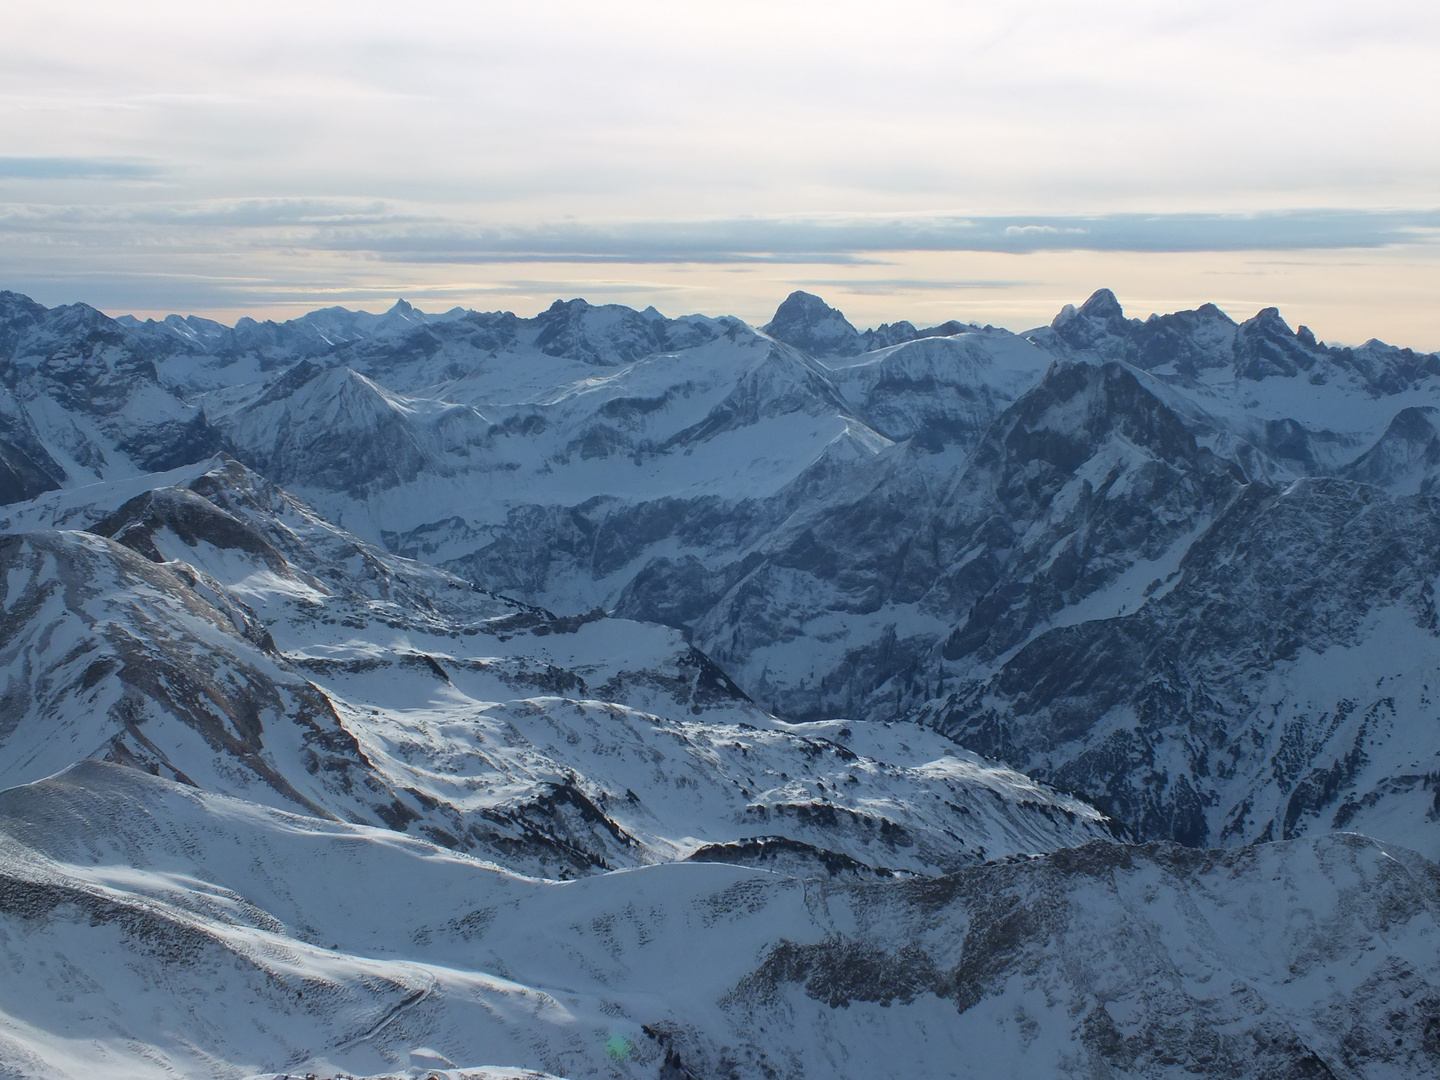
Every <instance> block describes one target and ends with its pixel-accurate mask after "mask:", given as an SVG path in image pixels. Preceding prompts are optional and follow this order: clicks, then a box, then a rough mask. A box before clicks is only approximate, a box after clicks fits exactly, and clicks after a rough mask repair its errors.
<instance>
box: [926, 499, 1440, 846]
mask: <svg viewBox="0 0 1440 1080" xmlns="http://www.w3.org/2000/svg"><path fill="white" fill-rule="evenodd" d="M1437 574H1440V505H1437V504H1436V503H1434V502H1433V501H1432V500H1430V499H1428V498H1408V499H1395V498H1392V497H1390V496H1387V495H1385V494H1384V493H1382V492H1381V491H1379V490H1378V489H1376V488H1373V487H1369V486H1366V485H1361V484H1356V483H1352V482H1346V481H1340V480H1324V479H1317V480H1307V481H1300V482H1297V483H1296V484H1294V485H1291V486H1290V487H1289V488H1287V489H1285V490H1284V491H1275V490H1273V489H1270V488H1267V487H1264V486H1262V485H1252V486H1250V487H1247V488H1245V489H1244V490H1243V492H1242V493H1241V494H1240V495H1239V496H1238V497H1237V498H1236V499H1235V500H1234V502H1233V503H1231V504H1230V505H1229V506H1228V507H1227V508H1226V509H1225V510H1224V512H1223V513H1222V514H1221V515H1220V516H1219V517H1218V518H1217V520H1216V521H1215V523H1214V524H1213V525H1211V526H1210V527H1209V529H1207V530H1206V531H1205V533H1204V534H1203V535H1202V536H1201V537H1200V538H1199V539H1198V540H1196V541H1195V543H1194V544H1193V545H1191V546H1190V548H1189V550H1188V552H1187V553H1186V555H1185V558H1184V560H1183V561H1182V562H1181V563H1180V566H1179V568H1178V570H1177V572H1176V579H1175V580H1174V582H1173V584H1172V585H1171V586H1170V587H1169V588H1168V591H1164V593H1163V595H1161V596H1158V597H1157V598H1154V599H1150V600H1149V601H1148V603H1146V604H1145V606H1144V607H1143V608H1141V609H1140V610H1139V611H1138V612H1135V613H1133V614H1129V615H1126V616H1124V617H1118V618H1112V619H1106V620H1099V621H1094V622H1087V623H1082V624H1079V625H1074V626H1067V627H1064V628H1060V629H1054V630H1050V631H1048V632H1046V633H1043V634H1041V635H1040V636H1038V637H1037V638H1035V639H1034V640H1033V641H1031V642H1030V643H1029V644H1027V645H1026V646H1025V647H1024V648H1023V649H1021V650H1020V651H1019V652H1018V653H1016V654H1015V655H1014V656H1013V658H1011V659H1009V660H1008V661H1006V662H1005V663H1004V664H1003V665H1002V666H1001V667H1000V668H999V670H998V672H997V673H996V674H995V675H993V676H992V677H990V678H988V679H985V680H983V681H977V682H975V683H974V684H972V685H971V686H969V687H968V688H966V689H965V690H963V691H961V692H959V693H957V694H954V695H951V696H950V697H949V698H947V699H946V700H945V701H944V702H937V703H935V704H934V705H932V706H929V707H928V708H927V713H926V715H927V717H929V718H930V719H931V721H932V722H934V723H936V724H938V725H939V726H940V727H941V729H942V730H945V731H947V732H950V733H952V734H953V735H954V736H955V737H956V738H958V739H960V740H961V741H962V742H964V743H965V744H966V745H967V746H970V747H971V748H972V749H975V750H977V751H979V752H982V753H987V754H991V755H993V756H998V757H1001V758H1004V759H1005V760H1008V761H1011V762H1012V763H1014V764H1016V765H1017V766H1019V767H1021V768H1027V769H1028V770H1029V771H1032V772H1034V773H1035V774H1036V775H1041V776H1046V777H1048V778H1049V779H1051V780H1053V781H1054V782H1056V783H1058V784H1059V785H1061V786H1062V787H1065V788H1068V789H1070V790H1074V791H1077V792H1085V793H1086V794H1087V795H1088V796H1089V797H1090V798H1091V799H1092V800H1094V801H1095V802H1096V803H1097V805H1100V806H1102V807H1104V808H1105V809H1106V810H1107V812H1109V813H1111V814H1112V815H1113V816H1115V817H1116V818H1117V819H1119V820H1120V821H1122V822H1124V823H1126V824H1127V825H1128V826H1129V827H1130V828H1131V829H1133V830H1134V833H1135V834H1136V835H1137V836H1139V837H1143V838H1151V837H1169V838H1174V839H1178V840H1181V841H1182V842H1185V843H1189V844H1193V845H1202V844H1206V843H1216V842H1219V841H1222V840H1226V839H1230V838H1244V839H1250V838H1257V837H1263V838H1271V837H1273V838H1276V839H1279V838H1281V837H1282V836H1286V837H1288V836H1291V835H1294V834H1296V833H1297V832H1299V831H1302V830H1303V829H1304V828H1306V827H1308V825H1309V823H1311V822H1315V823H1316V824H1322V825H1323V824H1324V823H1326V822H1327V819H1331V818H1334V819H1336V820H1335V824H1337V825H1340V824H1342V821H1341V820H1340V819H1341V818H1343V819H1344V822H1343V823H1353V820H1354V814H1355V813H1356V812H1357V811H1358V810H1359V808H1360V807H1361V806H1362V805H1365V806H1369V807H1374V806H1375V805H1376V804H1377V803H1378V802H1381V801H1383V800H1385V799H1387V798H1388V797H1391V796H1394V797H1408V798H1411V799H1414V798H1416V797H1418V796H1419V788H1420V784H1419V777H1418V775H1416V776H1415V779H1413V780H1410V781H1408V782H1406V781H1403V780H1401V779H1400V777H1398V776H1396V775H1395V772H1394V763H1395V758H1396V755H1400V756H1405V755H1406V754H1407V753H1409V754H1413V756H1414V757H1415V759H1416V760H1415V765H1414V768H1415V769H1416V772H1417V773H1418V772H1420V771H1423V770H1424V768H1425V767H1426V766H1425V757H1426V755H1427V753H1428V752H1430V751H1428V750H1426V749H1422V748H1421V747H1419V746H1407V745H1406V740H1407V739H1408V738H1410V737H1411V736H1410V735H1409V734H1407V732H1408V731H1410V730H1413V728H1411V727H1410V726H1409V725H1407V724H1402V723H1397V712H1396V710H1397V708H1400V709H1401V710H1403V711H1408V710H1410V709H1418V710H1419V711H1420V714H1421V715H1425V713H1426V712H1427V711H1428V695H1427V693H1426V691H1425V690H1424V689H1423V688H1422V687H1421V686H1420V685H1418V683H1426V682H1427V680H1428V679H1429V678H1430V677H1431V673H1430V671H1429V669H1428V668H1422V669H1420V670H1415V669H1414V668H1413V667H1412V661H1411V660H1410V659H1409V658H1408V656H1406V655H1404V654H1403V653H1402V654H1401V655H1396V656H1393V657H1388V656H1387V655H1386V651H1387V645H1386V638H1384V637H1381V638H1380V640H1379V641H1378V642H1376V641H1375V634H1376V631H1375V620H1376V619H1377V618H1384V617H1386V616H1387V615H1390V616H1393V619H1394V620H1395V622H1396V623H1397V625H1399V626H1400V627H1409V628H1410V632H1411V633H1412V634H1413V635H1414V638H1413V640H1414V641H1415V642H1416V644H1417V645H1418V647H1420V648H1422V649H1424V648H1426V647H1427V645H1426V643H1430V644H1429V645H1428V648H1430V649H1433V648H1434V647H1435V646H1434V644H1433V642H1434V641H1435V640H1436V615H1435V605H1434V593H1433V584H1432V583H1433V581H1434V578H1435V576H1436V575H1437ZM1156 584H1157V585H1158V586H1160V587H1161V589H1163V588H1164V587H1165V583H1163V582H1157V583H1156ZM1157 591H1159V590H1157ZM1392 640H1395V643H1396V645H1399V641H1400V640H1403V639H1392ZM1400 647H1401V648H1402V649H1406V650H1408V649H1410V648H1413V647H1415V646H1412V645H1410V644H1409V642H1407V643H1406V644H1405V645H1404V646H1400ZM1322 656H1328V657H1331V658H1332V660H1331V661H1330V664H1331V667H1332V670H1333V669H1335V668H1336V666H1337V665H1338V666H1339V670H1341V671H1346V670H1347V667H1346V665H1353V666H1354V667H1355V671H1354V674H1353V675H1349V676H1348V690H1347V693H1353V694H1354V695H1356V696H1355V697H1353V698H1351V697H1347V696H1344V695H1341V696H1338V697H1336V698H1328V699H1327V698H1326V697H1325V691H1324V690H1318V688H1314V687H1310V686H1307V684H1306V678H1307V676H1306V674H1305V673H1306V672H1309V671H1311V670H1312V669H1314V668H1315V666H1316V665H1317V664H1321V663H1323V662H1322V661H1320V660H1319V657H1322ZM1292 672H1293V674H1290V673H1292ZM1415 680H1418V683H1417V684H1416V685H1410V683H1411V682H1412V681H1415ZM1387 683H1388V684H1389V685H1390V689H1384V688H1383V687H1384V684H1387ZM1340 685H1341V686H1346V685H1347V677H1345V676H1342V678H1341V679H1340ZM1367 691H1368V692H1367ZM1397 698H1398V699H1400V700H1402V701H1404V702H1405V704H1404V705H1401V706H1397V704H1396V701H1397ZM1425 745H1426V746H1428V743H1427V744H1425ZM1372 758H1373V759H1375V760H1376V761H1379V760H1384V761H1385V762H1386V766H1385V767H1381V768H1379V769H1378V771H1377V770H1375V769H1370V768H1366V767H1365V766H1366V765H1368V764H1370V763H1371V759H1372ZM1343 807H1351V809H1350V810H1349V811H1348V814H1349V816H1348V817H1346V816H1345V812H1342V808H1343ZM1317 819H1318V820H1317Z"/></svg>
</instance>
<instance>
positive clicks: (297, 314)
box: [0, 285, 1440, 353]
mask: <svg viewBox="0 0 1440 1080" xmlns="http://www.w3.org/2000/svg"><path fill="white" fill-rule="evenodd" d="M1105 289H1109V286H1105V285H1100V286H1097V287H1096V288H1095V289H1092V290H1091V291H1090V292H1089V293H1086V294H1085V295H1084V296H1077V297H1075V298H1073V299H1069V300H1065V301H1063V302H1062V303H1060V304H1059V305H1057V306H1056V307H1055V309H1054V310H1053V311H1051V312H1050V313H1049V315H1047V316H1046V317H1045V318H1042V319H1037V320H1036V321H1034V322H1029V323H1025V324H1024V325H1015V326H1009V325H1004V324H1002V323H1000V322H998V321H996V320H994V319H974V318H968V319H967V318H959V317H954V316H952V317H951V318H938V319H931V318H926V319H923V320H917V319H913V318H912V319H906V317H905V316H895V317H893V318H881V319H876V320H865V319H857V318H855V317H854V316H853V315H852V314H851V312H850V311H849V310H848V309H847V308H846V307H845V306H843V305H841V304H838V303H835V302H834V301H833V300H832V299H831V297H830V296H827V295H826V294H825V293H824V292H822V291H817V290H815V289H800V290H795V289H792V290H790V292H787V293H785V294H784V295H782V296H780V297H779V298H778V299H776V301H775V304H774V306H773V307H771V308H770V309H769V310H768V312H766V313H765V314H763V315H761V316H758V317H746V316H745V315H743V314H740V313H738V312H734V311H703V310H680V309H678V308H677V309H674V310H668V311H667V310H665V309H664V308H662V307H661V306H660V304H659V303H650V304H639V305H637V304H634V303H625V302H623V301H618V300H613V299H599V300H594V299H591V298H590V297H586V296H581V295H572V296H558V295H557V296H554V297H552V298H551V299H550V300H549V301H548V302H545V303H542V304H541V305H540V306H539V307H537V308H535V309H533V310H531V309H530V308H525V309H521V310H516V308H515V307H503V306H502V307H475V306H473V305H468V304H463V303H451V304H450V305H449V306H448V307H433V306H432V307H427V306H426V304H425V303H424V302H423V301H419V302H417V301H416V300H414V299H412V298H411V297H410V296H395V297H393V298H391V299H390V300H389V301H388V303H386V304H385V305H384V306H381V307H379V308H378V310H371V309H370V308H369V307H351V306H349V305H347V304H343V303H332V304H320V305H318V306H315V307H308V308H304V309H303V310H302V309H300V308H298V307H296V306H293V305H291V306H286V307H284V308H281V309H278V310H277V311H276V313H275V314H274V315H271V314H265V313H263V312H260V311H259V310H258V309H249V310H242V311H240V312H238V313H228V314H230V315H231V317H230V318H223V317H222V318H217V317H215V316H212V315H210V314H208V313H206V312H203V311H180V310H168V311H162V310H159V309H157V310H155V311H147V312H141V311H119V310H106V309H105V308H104V307H102V306H101V305H99V304H95V303H92V302H90V301H89V300H86V299H84V298H76V299H74V300H70V301H62V302H60V303H47V302H46V301H44V300H43V299H41V298H40V297H37V296H35V295H33V294H32V293H29V292H27V291H26V290H24V289H17V288H10V287H4V286H3V285H0V292H6V291H8V292H11V293H15V294H18V295H21V296H26V297H28V298H29V299H31V300H34V301H35V302H36V303H39V304H42V305H43V306H44V307H46V308H56V307H64V306H68V305H70V304H85V305H86V306H89V307H92V308H94V309H95V310H97V311H99V312H100V313H101V314H103V315H105V316H106V317H108V318H111V319H120V318H123V317H132V318H135V319H137V320H138V321H139V322H141V323H144V322H147V321H153V322H156V323H160V322H163V321H164V320H165V319H166V318H169V317H171V316H178V317H180V318H182V319H183V318H188V317H197V318H202V319H207V320H209V321H211V322H215V323H218V324H219V325H221V326H223V327H225V328H227V329H234V327H235V326H236V325H237V324H238V323H239V322H241V321H242V320H245V319H250V320H252V321H255V322H266V321H272V322H276V323H284V322H290V321H294V320H297V319H301V318H304V317H305V316H306V315H311V314H314V313H316V312H319V311H325V310H343V311H348V312H350V313H352V314H359V315H368V316H370V317H372V318H380V317H382V316H384V315H386V314H389V313H390V312H391V311H393V310H394V309H395V308H396V307H398V306H399V305H400V304H401V303H405V304H408V305H409V306H410V307H411V308H413V309H414V310H416V311H418V312H420V314H422V315H426V316H435V315H445V314H448V313H449V312H451V311H466V312H472V311H473V312H503V313H508V314H513V315H516V316H517V317H519V318H522V319H531V318H535V317H537V316H538V315H540V314H542V313H544V312H545V311H547V310H548V309H549V308H550V307H552V306H553V305H554V304H557V303H569V302H571V301H574V300H582V301H584V302H585V303H587V304H589V305H590V306H592V307H601V306H604V305H607V304H615V305H618V306H622V307H628V308H630V309H631V310H634V311H644V310H646V308H654V309H655V310H656V311H658V312H659V313H660V314H661V315H662V316H664V317H665V318H667V319H677V318H683V317H685V316H689V315H702V316H707V317H710V318H719V317H735V318H740V319H742V320H743V321H744V322H746V323H747V324H749V325H751V326H754V327H757V328H758V327H761V326H763V325H765V324H766V323H768V322H769V321H770V320H771V319H772V318H773V317H774V315H775V308H777V307H779V305H780V304H781V303H782V302H783V301H784V300H785V299H786V297H788V296H789V295H790V293H791V292H795V291H803V292H808V293H811V294H812V295H815V296H819V297H820V298H821V299H822V300H824V301H825V302H826V303H827V304H829V305H830V306H831V307H832V308H834V309H836V310H838V311H839V312H840V313H841V314H842V315H844V316H845V318H846V319H847V320H848V321H849V322H850V323H851V324H852V325H853V326H854V327H855V328H856V329H857V330H858V331H860V332H861V333H863V332H865V331H866V330H873V329H878V328H879V327H880V326H882V325H885V324H886V323H897V322H901V321H909V322H911V323H913V324H914V325H915V327H916V328H917V329H926V328H929V327H933V326H940V325H942V324H944V323H946V322H950V321H957V322H962V323H967V324H971V325H976V326H993V327H996V328H998V329H1002V330H1007V331H1009V332H1011V333H1015V334H1023V333H1026V332H1028V331H1031V330H1037V329H1039V328H1041V327H1044V326H1049V325H1050V324H1051V322H1052V321H1053V320H1054V318H1055V316H1056V315H1058V314H1059V313H1060V311H1061V310H1063V309H1064V307H1065V306H1066V305H1072V306H1074V307H1077V308H1078V307H1079V306H1080V305H1082V304H1083V303H1084V302H1085V301H1086V300H1087V299H1089V297H1090V296H1093V295H1094V294H1095V293H1096V292H1098V291H1101V290H1105ZM1109 291H1111V292H1112V293H1113V294H1114V295H1115V297H1116V299H1117V300H1118V301H1119V303H1120V306H1121V308H1122V309H1123V310H1124V313H1125V317H1126V318H1127V319H1139V320H1140V321H1144V320H1145V319H1147V318H1149V317H1151V316H1152V315H1171V314H1175V313H1177V312H1181V311H1193V310H1195V309H1196V308H1199V307H1201V306H1203V305H1204V304H1214V305H1215V306H1216V307H1217V308H1219V309H1220V310H1221V311H1222V312H1223V313H1224V314H1225V315H1226V316H1227V317H1228V318H1229V319H1231V320H1232V321H1233V322H1235V323H1236V324H1239V323H1243V322H1245V321H1247V320H1248V319H1252V318H1254V317H1255V316H1256V315H1257V314H1259V312H1261V311H1263V310H1265V309H1267V308H1272V307H1273V308H1276V309H1277V310H1278V311H1279V312H1280V317H1281V318H1282V319H1283V320H1284V321H1285V323H1286V324H1287V325H1288V326H1289V327H1290V328H1291V329H1292V330H1298V329H1299V328H1300V327H1302V326H1303V327H1306V328H1308V329H1310V330H1311V331H1312V332H1313V333H1314V334H1315V336H1316V338H1317V339H1319V340H1320V342H1321V343H1322V344H1325V345H1329V346H1333V347H1336V348H1354V347H1358V346H1360V345H1363V344H1365V343H1366V342H1368V341H1371V340H1379V341H1381V342H1383V343H1384V344H1386V345H1393V346H1396V347H1398V348H1409V349H1413V350H1414V351H1416V352H1422V353H1424V352H1440V349H1431V348H1427V347H1424V346H1419V345H1416V344H1415V343H1413V342H1408V341H1399V340H1392V339H1390V338H1387V337H1385V336H1384V335H1381V334H1369V335H1367V336H1365V337H1363V338H1359V339H1356V340H1341V339H1336V338H1330V337H1327V336H1326V335H1325V334H1324V333H1322V332H1321V331H1320V330H1319V329H1318V328H1317V327H1315V326H1313V325H1311V324H1310V323H1307V322H1305V321H1303V320H1296V319H1293V318H1291V317H1290V316H1289V315H1288V314H1287V313H1286V311H1285V309H1284V307H1282V306H1280V305H1278V304H1261V305H1260V306H1258V307H1256V308H1255V309H1254V310H1253V311H1250V312H1249V313H1248V314H1239V313H1237V312H1236V311H1234V310H1231V309H1230V308H1227V307H1226V305H1225V304H1223V303H1218V302H1216V301H1213V300H1202V301H1199V302H1197V303H1194V304H1189V305H1185V306H1181V307H1172V308H1167V309H1164V310H1160V309H1157V310H1154V311H1147V312H1146V313H1145V314H1143V315H1137V314H1136V313H1135V311H1132V310H1131V305H1130V304H1128V303H1127V302H1126V297H1125V296H1124V295H1123V294H1121V293H1120V292H1118V291H1117V290H1114V289H1110V290H1109ZM277 316H278V317H277Z"/></svg>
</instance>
